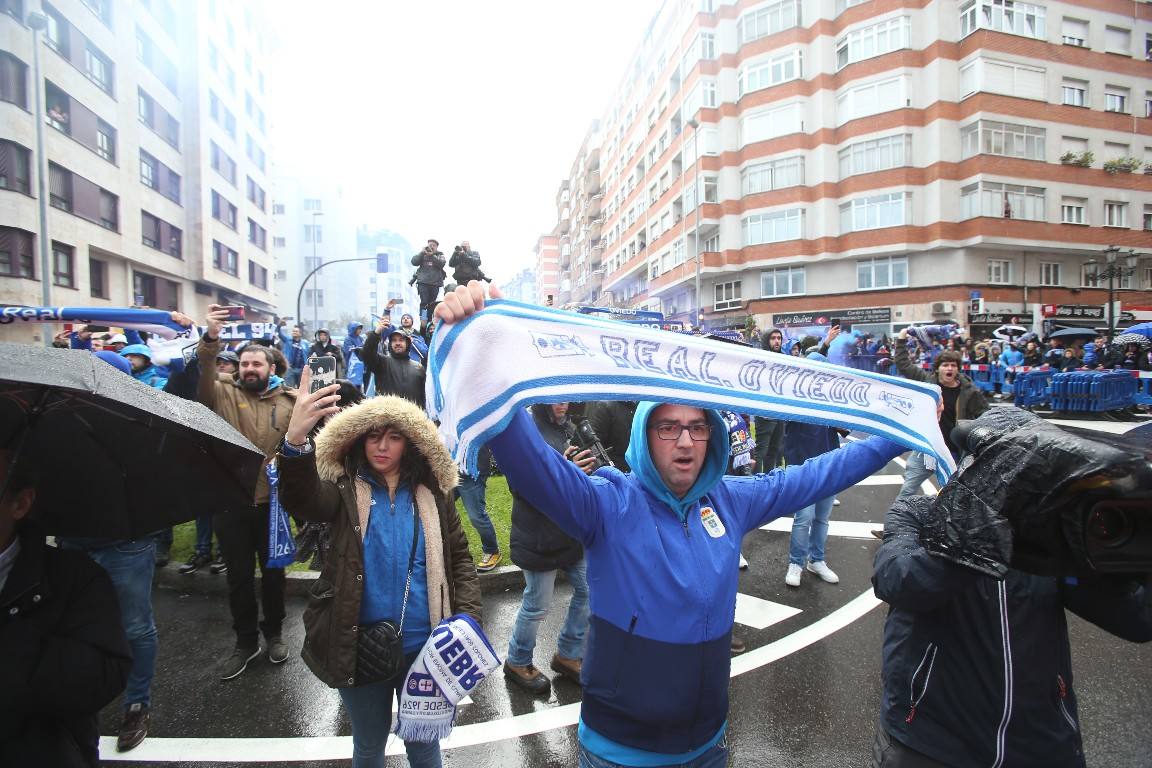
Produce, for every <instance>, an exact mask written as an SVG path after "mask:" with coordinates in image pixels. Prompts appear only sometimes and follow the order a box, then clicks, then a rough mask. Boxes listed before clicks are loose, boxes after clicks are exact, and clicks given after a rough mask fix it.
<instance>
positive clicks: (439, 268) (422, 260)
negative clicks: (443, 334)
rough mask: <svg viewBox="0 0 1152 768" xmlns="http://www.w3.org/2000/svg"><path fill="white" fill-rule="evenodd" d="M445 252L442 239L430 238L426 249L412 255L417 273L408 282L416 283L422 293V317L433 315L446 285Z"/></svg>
mask: <svg viewBox="0 0 1152 768" xmlns="http://www.w3.org/2000/svg"><path fill="white" fill-rule="evenodd" d="M444 265H445V261H444V254H443V253H441V252H440V241H439V240H436V239H434V238H428V244H427V245H425V246H424V250H422V251H420V253H418V254H416V255H415V256H413V257H412V266H414V267H416V274H414V275H412V279H411V280H409V281H408V284H409V285H411V284H412V283H415V284H416V290H417V292H418V293H419V294H420V319H421V320H425V321H426V320H428V318H430V317H432V310H433V308H435V306H436V298H437V296H439V294H440V289H441V288H443V287H444V280H445V279H447V277H448V275H447V273H445V272H444Z"/></svg>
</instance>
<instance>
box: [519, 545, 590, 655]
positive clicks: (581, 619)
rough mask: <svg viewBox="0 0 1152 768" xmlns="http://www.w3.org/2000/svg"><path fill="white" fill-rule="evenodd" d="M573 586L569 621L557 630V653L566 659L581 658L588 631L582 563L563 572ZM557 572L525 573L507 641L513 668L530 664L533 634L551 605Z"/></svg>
mask: <svg viewBox="0 0 1152 768" xmlns="http://www.w3.org/2000/svg"><path fill="white" fill-rule="evenodd" d="M563 571H564V573H566V574H567V575H568V581H569V583H571V584H572V602H570V603H569V604H568V618H566V619H565V620H564V626H563V627H562V628H561V630H560V640H559V642H558V643H557V646H558V647H557V651H558V652H559V653H560V655H561V656H563V657H564V658H566V659H582V658H584V635H585V633H587V631H588V566H587V565H586V564H585V562H584V560H583V559H581V560H580V562H578V563H576V564H575V565H571V566H569V567H567V568H564V569H563ZM555 587H556V571H524V599H523V600H522V601H521V603H520V610H519V611H517V612H516V623H515V624H514V625H513V626H512V639H511V640H509V641H508V658H507V662H508V663H509V664H510V665H512V666H514V667H526V666H528V665H529V664H531V663H532V651H533V650H534V649H535V648H536V633H537V632H538V631H539V630H540V622H541V621H543V620H544V617H545V616H546V615H547V614H548V609H549V608H550V607H551V606H552V594H553V592H554V590H555Z"/></svg>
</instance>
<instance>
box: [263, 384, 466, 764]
mask: <svg viewBox="0 0 1152 768" xmlns="http://www.w3.org/2000/svg"><path fill="white" fill-rule="evenodd" d="M311 377H312V372H311V370H310V369H308V368H305V370H304V379H303V381H302V382H301V393H302V394H301V395H300V397H299V398H298V399H297V401H296V407H295V408H294V409H293V411H292V418H291V421H290V423H289V424H288V430H287V432H286V434H285V435H284V441H283V443H282V444H281V446H280V449H279V454H280V455H279V457H278V458H277V466H278V467H279V470H280V501H281V503H282V504H283V506H284V509H285V510H286V511H287V512H288V513H289V514H290V515H292V516H293V517H294V518H296V520H297V521H309V522H314V523H328V524H329V526H330V528H329V541H330V550H329V557H328V558H327V559H326V560H325V563H324V570H323V572H322V573H321V574H320V577H319V579H317V581H316V586H315V587H314V588H313V589H312V594H311V596H310V598H309V604H308V608H307V609H306V610H305V611H304V631H305V639H304V649H303V651H302V652H301V658H302V659H303V660H304V663H305V664H307V665H308V668H309V669H310V670H312V673H313V674H315V675H316V677H318V678H319V679H320V681H321V682H323V683H325V684H326V685H329V686H331V687H333V688H336V689H337V691H338V692H339V694H340V698H341V700H342V701H343V703H344V707H345V708H346V709H347V710H348V715H349V719H350V720H351V721H352V750H353V751H352V765H353V766H357V768H360V767H361V766H380V768H383V765H384V748H385V745H386V743H387V741H388V734H389V731H390V727H391V723H392V702H393V698H399V696H400V693H401V690H402V689H403V687H404V681H405V679H406V677H407V675H408V670H409V667H411V666H412V664H413V662H414V661H415V659H416V657H417V655H418V654H419V653H420V651H421V649H422V648H423V647H424V644H425V642H426V641H427V640H428V638H429V636H430V635H431V633H432V629H433V627H435V626H436V625H437V624H439V623H440V621H441V620H442V619H445V618H447V617H449V616H451V615H453V614H455V613H466V614H469V615H470V616H472V617H473V618H474V619H475V620H476V621H477V622H479V621H480V620H481V595H480V579H479V577H478V576H477V575H476V567H475V565H474V564H473V561H472V556H471V554H469V552H468V540H467V539H466V538H465V536H464V529H463V528H462V526H461V523H460V515H459V514H457V512H456V507H455V506H454V504H453V503H452V489H453V488H454V487H455V486H456V464H455V463H454V462H453V461H452V457H451V456H449V454H448V451H447V449H446V448H445V447H444V444H443V443H442V442H440V438H439V436H438V435H437V434H436V427H435V425H433V424H432V422H431V421H429V420H428V417H427V416H426V415H425V414H424V411H423V409H421V408H419V407H418V406H416V405H414V404H413V403H411V402H409V401H407V400H404V399H402V398H399V397H389V396H385V397H373V398H368V399H367V400H365V401H363V402H362V403H360V404H359V405H354V406H352V407H351V408H347V409H345V410H343V411H340V409H339V407H338V406H337V401H338V398H339V395H338V391H337V390H338V388H339V385H336V384H333V385H331V386H328V387H324V388H322V389H319V390H317V391H316V392H312V393H309V394H303V393H304V392H307V391H308V390H309V389H310V386H309V385H310V382H311ZM327 416H332V417H333V418H332V419H331V420H330V421H328V422H327V423H326V424H325V426H324V428H323V429H322V430H321V431H320V432H319V434H318V435H317V436H316V438H315V440H314V441H313V439H312V438H311V437H310V435H311V434H312V432H313V430H314V428H315V427H316V425H317V424H318V423H319V422H320V420H321V419H322V418H324V417H327ZM404 747H405V750H406V752H407V754H408V762H409V765H411V766H413V768H438V767H439V766H440V765H441V754H440V744H439V742H438V741H407V742H405V744H404Z"/></svg>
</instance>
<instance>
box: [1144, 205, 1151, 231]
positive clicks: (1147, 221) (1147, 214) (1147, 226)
mask: <svg viewBox="0 0 1152 768" xmlns="http://www.w3.org/2000/svg"><path fill="white" fill-rule="evenodd" d="M1144 231H1145V232H1152V205H1146V206H1144Z"/></svg>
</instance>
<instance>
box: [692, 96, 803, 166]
mask: <svg viewBox="0 0 1152 768" xmlns="http://www.w3.org/2000/svg"><path fill="white" fill-rule="evenodd" d="M799 130H800V105H799V104H798V103H797V104H788V105H786V106H783V107H778V108H776V109H766V110H762V111H759V112H753V113H752V114H750V115H747V116H745V117H744V119H743V121H742V122H741V124H740V135H741V137H742V138H743V144H744V145H745V146H747V145H748V144H752V143H753V142H757V141H767V140H768V139H773V138H776V137H777V136H786V135H787V134H790V133H796V132H797V131H799ZM702 133H703V132H702ZM701 138H702V139H703V138H704V136H701ZM701 143H704V142H701ZM703 154H712V153H709V152H708V151H707V147H705V149H704V152H703Z"/></svg>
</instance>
